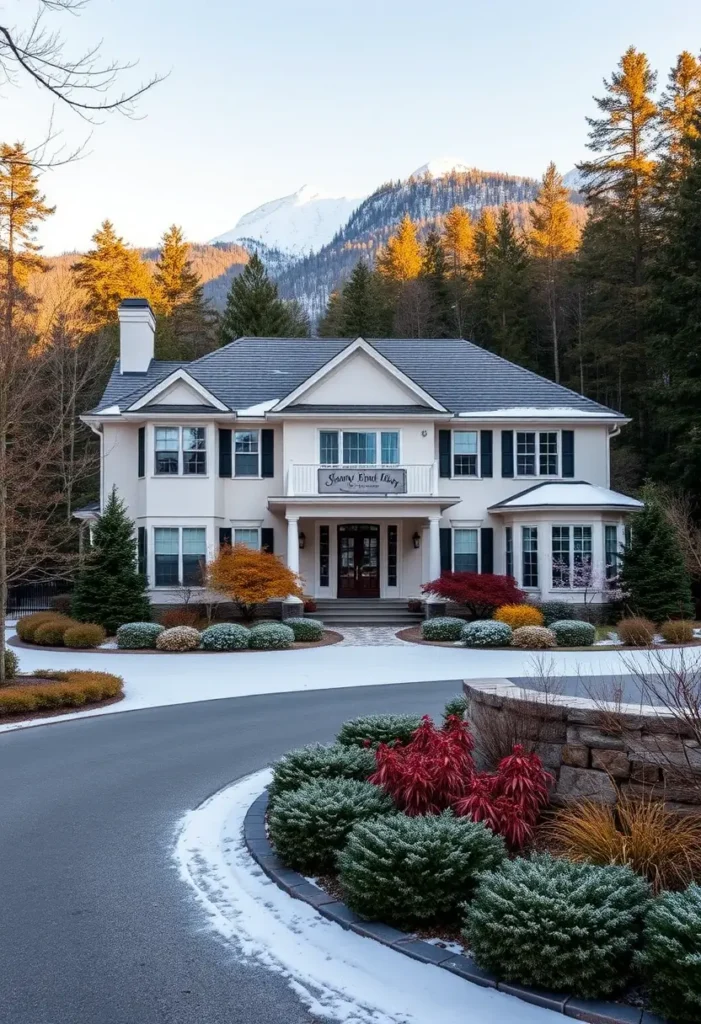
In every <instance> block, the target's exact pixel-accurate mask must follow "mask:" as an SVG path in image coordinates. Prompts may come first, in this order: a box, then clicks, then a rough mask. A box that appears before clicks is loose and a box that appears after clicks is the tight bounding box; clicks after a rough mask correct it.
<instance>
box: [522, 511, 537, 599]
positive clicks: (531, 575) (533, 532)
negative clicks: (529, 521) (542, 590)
mask: <svg viewBox="0 0 701 1024" xmlns="http://www.w3.org/2000/svg"><path fill="white" fill-rule="evenodd" d="M521 549H522V557H523V586H524V587H537V586H538V527H537V526H522V527H521Z"/></svg>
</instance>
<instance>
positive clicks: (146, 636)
mask: <svg viewBox="0 0 701 1024" xmlns="http://www.w3.org/2000/svg"><path fill="white" fill-rule="evenodd" d="M162 632H163V626H161V625H160V623H158V622H125V623H124V625H123V626H120V627H119V629H118V630H117V647H121V648H122V650H124V651H140V650H152V649H153V648H155V646H156V640H157V639H158V637H159V636H160V634H161V633H162Z"/></svg>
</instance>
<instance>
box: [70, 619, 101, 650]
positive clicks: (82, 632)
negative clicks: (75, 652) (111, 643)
mask: <svg viewBox="0 0 701 1024" xmlns="http://www.w3.org/2000/svg"><path fill="white" fill-rule="evenodd" d="M106 636H107V634H106V633H105V631H104V629H103V628H102V626H98V625H97V623H95V622H79V623H77V624H76V625H75V626H69V627H68V629H67V630H66V631H65V632H64V634H63V644H64V646H65V647H74V648H76V649H79V650H80V649H87V648H91V647H99V646H100V644H104V642H105V637H106Z"/></svg>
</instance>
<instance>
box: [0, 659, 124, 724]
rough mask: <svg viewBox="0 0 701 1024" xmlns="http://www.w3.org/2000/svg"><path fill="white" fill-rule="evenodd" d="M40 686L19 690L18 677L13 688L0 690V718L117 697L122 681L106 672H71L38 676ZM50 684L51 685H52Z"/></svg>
mask: <svg viewBox="0 0 701 1024" xmlns="http://www.w3.org/2000/svg"><path fill="white" fill-rule="evenodd" d="M42 675H45V676H46V685H43V684H41V683H37V684H34V685H32V686H22V683H21V678H22V677H21V676H19V677H18V684H17V685H15V686H3V687H2V689H0V715H21V714H29V713H31V712H32V711H50V710H53V709H55V708H66V707H82V705H84V704H94V703H95V702H96V701H100V700H107V699H108V698H109V697H118V696H121V694H122V690H123V687H124V680H123V679H121V678H120V677H119V676H113V675H112V674H111V673H110V672H89V671H79V670H77V669H72V670H71V671H68V672H55V673H49V672H46V673H42ZM52 680H53V681H52Z"/></svg>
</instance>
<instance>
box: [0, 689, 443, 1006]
mask: <svg viewBox="0 0 701 1024" xmlns="http://www.w3.org/2000/svg"><path fill="white" fill-rule="evenodd" d="M459 685H460V684H459V682H458V681H457V680H452V681H443V682H431V683H427V682H422V683H407V684H401V683H400V684H394V685H391V686H373V687H353V688H339V689H330V690H314V691H305V692H298V693H272V694H265V695H257V696H250V697H240V698H235V699H226V698H224V699H219V700H211V701H205V702H200V703H190V704H182V705H175V706H169V707H159V708H148V709H145V710H140V711H132V712H127V713H123V714H110V715H106V716H104V717H97V718H88V719H85V720H83V721H79V720H78V721H76V720H73V721H67V722H58V723H56V724H51V725H47V726H42V727H38V728H34V729H28V730H21V731H18V732H8V733H5V734H3V735H1V736H0V779H2V785H1V786H0V866H1V869H0V919H1V920H2V927H0V963H2V976H3V993H2V1011H1V1012H0V1018H1V1019H2V1020H3V1021H7V1022H8V1024H9V1022H11V1024H313V1022H315V1021H317V1020H318V1018H316V1017H314V1016H312V1015H310V1014H309V1012H308V1010H307V1009H306V1008H305V1007H304V1006H303V1005H302V1004H301V1003H300V1002H299V1001H298V999H297V997H296V996H295V995H294V994H293V992H292V990H291V989H290V988H288V986H287V985H286V983H285V982H284V981H283V980H282V979H281V978H280V977H278V976H277V975H275V974H272V973H269V972H267V971H265V970H264V969H263V968H260V967H257V966H255V965H252V964H250V963H245V962H242V961H239V960H237V959H235V958H234V957H233V956H232V953H231V950H230V949H229V948H227V947H224V946H223V945H221V944H220V943H219V942H218V940H217V939H216V938H215V937H214V936H213V935H212V933H211V932H210V931H209V929H208V928H207V926H206V922H205V920H204V918H203V915H202V912H201V911H200V909H199V907H198V906H197V904H196V903H195V902H194V899H193V897H192V896H191V895H190V894H189V892H188V891H187V890H186V889H185V887H184V886H183V884H182V882H181V881H180V880H179V878H178V876H177V874H176V871H175V868H174V867H173V864H172V861H171V854H172V847H173V840H174V828H175V826H176V824H177V822H178V821H179V819H180V818H181V817H182V815H183V814H185V812H186V811H188V810H190V809H192V808H193V807H196V806H197V805H198V804H200V803H201V802H202V801H203V800H205V799H206V798H207V797H208V796H210V795H211V794H212V793H213V792H216V791H217V790H218V789H220V788H222V787H223V786H225V785H227V783H229V782H231V781H233V780H235V779H237V778H240V777H242V776H244V775H246V774H248V773H249V772H252V771H254V770H256V769H258V768H261V767H263V766H264V765H266V764H267V763H268V762H269V761H270V760H271V759H273V758H275V757H278V756H280V755H281V754H283V753H284V752H285V751H286V750H288V749H289V748H290V747H293V746H297V745H299V744H302V743H308V742H313V741H316V740H321V741H326V740H329V739H331V738H332V737H333V735H334V733H335V731H336V729H337V727H338V725H339V724H340V723H341V722H342V721H343V720H344V719H346V718H349V717H351V716H352V715H354V714H361V713H366V712H367V713H369V712H379V711H408V712H419V713H424V712H427V713H429V714H438V713H439V711H440V710H441V708H442V706H443V704H444V703H445V701H446V700H447V698H448V697H450V696H451V695H452V694H453V693H455V692H457V691H458V690H459Z"/></svg>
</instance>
